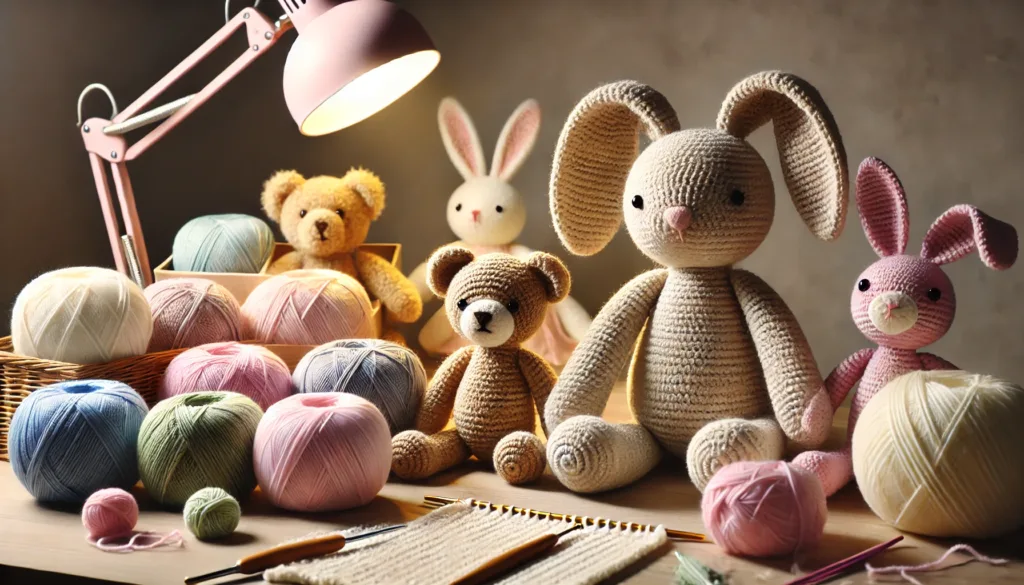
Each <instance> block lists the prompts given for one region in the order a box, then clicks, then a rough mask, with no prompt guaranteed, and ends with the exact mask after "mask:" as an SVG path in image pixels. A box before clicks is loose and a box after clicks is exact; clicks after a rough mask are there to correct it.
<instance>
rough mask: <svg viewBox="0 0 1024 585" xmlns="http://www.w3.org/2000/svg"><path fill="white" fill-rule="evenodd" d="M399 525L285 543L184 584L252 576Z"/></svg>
mask: <svg viewBox="0 0 1024 585" xmlns="http://www.w3.org/2000/svg"><path fill="white" fill-rule="evenodd" d="M399 528H405V524H398V525H395V526H388V527H387V528H381V529H380V530H374V531H373V532H364V533H363V534H357V535H356V536H351V537H348V538H346V537H345V536H344V535H343V534H328V535H327V536H320V537H317V538H310V539H308V540H300V541H299V542H290V543H287V544H282V545H280V546H275V547H274V548H268V549H267V550H265V551H261V552H258V553H255V554H251V555H249V556H247V557H245V558H242V559H239V561H238V562H237V563H235V565H234V566H233V567H228V568H226V569H220V570H219V571H213V572H211V573H206V574H205V575H199V576H198V577H188V578H187V579H185V585H195V584H196V583H203V582H204V581H210V580H211V579H219V578H220V577H227V576H228V575H253V574H255V573H260V572H262V571H265V570H267V569H270V568H272V567H276V566H278V565H285V564H288V563H294V562H296V561H301V560H303V559H311V558H314V557H322V556H324V555H329V554H331V553H334V552H338V551H339V550H341V549H342V548H344V547H345V544H346V543H349V542H355V541H357V540H362V539H364V538H370V537H372V536H377V535H380V534H384V533H386V532H391V531H392V530H398V529H399Z"/></svg>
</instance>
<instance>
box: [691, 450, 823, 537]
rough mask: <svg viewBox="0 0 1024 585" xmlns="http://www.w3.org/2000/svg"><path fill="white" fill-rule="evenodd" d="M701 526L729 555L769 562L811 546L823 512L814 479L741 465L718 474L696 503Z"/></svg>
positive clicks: (782, 468) (782, 466) (765, 465)
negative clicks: (705, 528) (770, 559)
mask: <svg viewBox="0 0 1024 585" xmlns="http://www.w3.org/2000/svg"><path fill="white" fill-rule="evenodd" d="M701 508H702V510H703V516H704V525H705V526H706V527H707V529H708V531H710V532H711V537H712V538H713V539H714V541H715V542H716V543H718V546H719V547H721V548H722V550H724V551H725V552H727V553H729V554H731V555H740V556H749V557H773V556H780V555H787V554H791V553H793V552H795V551H797V550H801V549H805V548H809V547H812V546H814V545H815V544H817V543H818V541H819V540H820V539H821V536H822V534H823V533H824V530H825V519H826V517H827V516H828V509H827V506H826V504H825V492H824V491H823V490H822V488H821V482H820V481H818V478H817V477H816V476H815V475H814V474H813V473H811V472H810V471H807V470H805V469H802V468H800V467H796V466H794V465H790V464H788V463H786V462H783V461H770V462H766V461H756V462H755V461H741V462H738V463H732V464H730V465H726V466H725V467H723V468H722V469H720V470H718V472H717V473H715V475H714V476H712V478H711V481H710V482H708V485H707V488H705V489H704V497H703V499H702V500H701Z"/></svg>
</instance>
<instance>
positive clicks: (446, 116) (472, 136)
mask: <svg viewBox="0 0 1024 585" xmlns="http://www.w3.org/2000/svg"><path fill="white" fill-rule="evenodd" d="M437 124H438V126H440V127H441V140H443V141H444V148H445V150H447V151H448V157H449V158H451V159H452V164H454V165H455V168H456V169H458V171H459V174H460V175H462V178H464V179H466V180H467V181H468V180H470V179H472V178H473V177H482V176H484V175H486V174H487V167H486V166H485V165H486V164H487V163H486V162H485V161H484V150H483V147H481V146H480V137H479V136H478V135H477V133H476V127H475V126H473V120H471V119H470V118H469V114H467V113H466V110H464V109H463V108H462V105H461V104H459V102H458V101H456V100H455V98H452V97H446V98H444V99H443V100H441V105H440V106H438V108H437Z"/></svg>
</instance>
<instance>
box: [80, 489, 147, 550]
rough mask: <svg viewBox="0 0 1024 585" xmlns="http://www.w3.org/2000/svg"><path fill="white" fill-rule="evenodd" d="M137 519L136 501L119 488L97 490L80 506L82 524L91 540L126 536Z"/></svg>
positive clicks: (137, 506) (137, 507)
mask: <svg viewBox="0 0 1024 585" xmlns="http://www.w3.org/2000/svg"><path fill="white" fill-rule="evenodd" d="M138 521H139V505H138V503H136V502H135V498H134V497H132V495H131V494H129V493H128V492H126V491H124V490H122V489H119V488H107V489H103V490H99V491H98V492H95V493H94V494H92V495H91V496H89V498H88V499H87V500H85V505H83V506H82V525H83V526H85V530H86V531H87V532H88V533H89V538H90V539H92V540H99V539H100V538H104V537H106V538H117V537H120V536H128V535H129V534H131V533H132V530H134V529H135V523H136V522H138Z"/></svg>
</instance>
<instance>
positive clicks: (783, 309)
mask: <svg viewBox="0 0 1024 585" xmlns="http://www.w3.org/2000/svg"><path fill="white" fill-rule="evenodd" d="M732 287H733V291H734V292H735V293H736V298H737V299H738V300H739V303H740V307H742V309H743V315H744V317H745V318H746V321H747V328H748V329H749V330H750V336H751V338H752V339H753V341H754V347H755V348H756V350H757V355H758V358H759V359H760V362H761V370H762V371H763V373H764V381H765V384H766V385H767V386H768V396H769V398H770V399H771V403H772V408H773V410H774V411H775V418H776V419H777V420H778V421H779V424H780V425H781V426H782V430H783V431H784V432H785V433H786V436H787V437H789V438H790V439H792V440H793V441H795V442H797V443H798V444H799V445H800V446H802V447H817V446H819V445H821V444H822V443H823V442H824V441H825V439H826V438H827V437H828V432H829V429H830V428H831V426H832V408H831V406H830V404H829V399H828V395H827V394H826V393H825V391H824V384H823V382H822V380H821V374H820V373H819V372H818V366H817V364H815V362H814V355H813V354H812V353H811V347H810V344H808V343H807V338H806V337H804V333H803V331H802V330H801V329H800V325H799V323H797V321H796V318H795V317H794V316H793V313H792V312H791V311H790V310H789V307H787V306H786V303H785V302H784V301H783V300H782V298H781V297H779V295H778V293H776V292H775V291H774V290H773V289H772V287H770V286H768V284H767V283H766V282H764V281H763V280H761V279H760V278H758V277H757V276H755V275H754V274H751V273H750V272H747V271H745V270H733V272H732Z"/></svg>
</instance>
